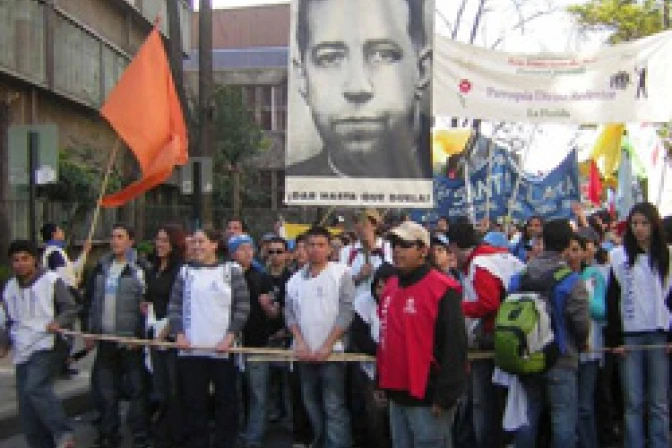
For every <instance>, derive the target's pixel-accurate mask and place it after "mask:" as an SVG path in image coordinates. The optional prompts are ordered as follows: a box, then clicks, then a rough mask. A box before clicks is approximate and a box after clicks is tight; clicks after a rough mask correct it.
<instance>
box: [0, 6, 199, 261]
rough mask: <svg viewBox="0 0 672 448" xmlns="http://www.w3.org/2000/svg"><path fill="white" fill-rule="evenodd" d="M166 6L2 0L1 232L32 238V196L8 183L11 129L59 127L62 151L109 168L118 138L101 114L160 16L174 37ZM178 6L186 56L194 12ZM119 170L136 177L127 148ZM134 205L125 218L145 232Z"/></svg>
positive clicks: (59, 140)
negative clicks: (28, 229) (29, 230)
mask: <svg viewBox="0 0 672 448" xmlns="http://www.w3.org/2000/svg"><path fill="white" fill-rule="evenodd" d="M166 1H167V0H6V1H0V106H1V107H0V149H1V150H2V151H1V152H2V157H0V161H1V166H0V170H1V173H0V174H1V175H0V178H1V179H2V185H0V199H1V200H2V201H3V202H4V204H3V205H4V206H3V207H2V214H1V215H0V221H2V222H1V223H0V231H3V234H4V235H11V237H26V236H28V235H27V234H26V231H25V228H26V226H25V220H26V217H27V215H26V213H25V210H24V209H25V206H26V203H25V202H24V201H25V191H23V190H22V189H21V188H13V187H12V186H11V185H10V184H9V181H8V180H7V179H8V178H9V176H8V169H9V168H8V157H7V154H8V151H9V149H10V148H8V143H7V132H8V128H9V126H11V125H21V124H24V125H36V124H46V123H52V124H56V125H57V126H58V131H59V137H58V147H59V149H60V150H63V151H67V152H68V153H70V154H75V155H76V156H77V157H79V158H80V159H81V160H82V161H84V162H86V163H88V164H89V165H94V166H97V167H100V170H101V171H103V170H104V168H103V167H104V166H105V163H106V160H107V158H108V156H109V153H110V150H111V148H112V146H113V144H114V142H115V140H116V135H115V134H114V132H113V131H112V130H111V129H110V127H109V126H108V125H107V124H106V122H104V121H103V120H102V119H101V118H100V116H99V114H98V109H99V107H100V106H101V104H102V103H103V101H104V99H105V97H106V95H107V94H108V93H109V92H110V90H111V89H112V88H113V86H114V85H115V83H116V82H117V80H118V79H119V77H120V75H121V73H122V72H123V71H124V69H125V67H126V66H127V65H128V63H129V61H130V60H131V58H132V56H133V54H134V53H135V52H136V51H137V49H138V47H139V46H140V44H141V43H142V42H143V40H144V39H145V37H146V36H147V34H148V33H149V31H150V30H151V28H152V23H153V21H154V20H155V18H156V17H157V16H160V17H161V18H162V20H161V21H160V24H161V29H162V31H163V32H164V35H166V36H167V35H168V31H169V30H168V26H167V23H168V20H167V13H166ZM170 1H172V0H170ZM176 1H177V2H178V5H179V10H180V19H181V26H182V30H183V32H182V36H183V39H182V40H183V42H182V46H183V49H184V51H185V52H186V51H188V50H189V49H190V48H191V44H190V39H191V33H190V25H191V8H190V4H189V3H188V2H187V1H185V0H176ZM117 166H119V167H121V168H122V170H123V172H124V173H125V174H128V177H129V178H132V177H133V174H134V173H133V171H134V169H135V168H134V162H133V160H132V158H131V156H130V155H129V154H128V151H123V150H122V151H120V157H119V159H118V164H117ZM134 207H135V206H129V207H126V208H125V209H126V210H124V211H122V212H121V213H122V215H124V213H125V214H126V215H125V216H123V217H125V218H127V220H130V221H136V222H135V223H136V226H138V227H142V219H141V216H142V213H135V212H134V211H133V208H134ZM45 214H47V215H49V214H48V213H46V212H45ZM136 214H137V215H138V219H135V218H134V216H135V215H136ZM62 217H65V215H63V216H62ZM48 218H49V219H54V216H52V215H49V216H48ZM128 218H130V219H128ZM7 232H8V233H7ZM3 239H5V238H3ZM3 253H4V252H3Z"/></svg>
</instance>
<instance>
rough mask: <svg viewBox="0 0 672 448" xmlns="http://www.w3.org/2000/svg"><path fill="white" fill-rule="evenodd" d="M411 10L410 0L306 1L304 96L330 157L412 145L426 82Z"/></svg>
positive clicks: (363, 155)
mask: <svg viewBox="0 0 672 448" xmlns="http://www.w3.org/2000/svg"><path fill="white" fill-rule="evenodd" d="M410 13H411V12H410V9H409V6H408V3H407V1H406V0H365V1H363V0H308V2H307V14H306V26H307V30H308V32H307V42H306V47H305V51H304V53H303V54H302V55H301V57H302V70H299V71H300V72H302V73H301V74H302V77H301V84H302V94H303V96H304V98H305V99H306V101H307V102H308V105H309V106H310V108H311V111H312V115H313V120H314V122H315V125H316V127H317V129H318V131H319V133H320V135H321V137H322V139H323V140H324V144H325V146H326V147H328V148H330V149H331V156H332V158H334V157H337V158H338V157H339V156H342V157H346V158H347V157H353V156H354V157H355V158H356V159H361V160H366V157H367V156H369V155H372V154H374V153H376V152H380V151H384V150H385V149H387V150H390V148H389V146H390V145H391V144H393V145H394V146H393V147H395V146H398V145H399V144H402V145H403V144H410V143H411V142H413V143H414V140H415V135H416V134H415V131H414V129H413V127H414V115H415V106H416V94H417V93H418V91H419V89H420V88H421V86H422V85H424V83H425V81H424V79H423V77H424V75H423V73H422V72H423V70H422V61H421V59H422V58H421V57H420V54H421V50H422V49H421V48H419V45H418V44H417V43H414V42H413V41H412V39H411V36H410V33H409V23H411V20H410V19H411V17H410ZM426 76H429V74H427V75H426ZM409 149H412V148H409ZM334 153H335V154H334Z"/></svg>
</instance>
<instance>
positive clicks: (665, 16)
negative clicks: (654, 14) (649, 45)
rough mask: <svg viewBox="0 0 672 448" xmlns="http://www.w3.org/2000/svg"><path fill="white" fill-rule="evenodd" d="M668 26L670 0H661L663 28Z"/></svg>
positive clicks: (665, 28)
mask: <svg viewBox="0 0 672 448" xmlns="http://www.w3.org/2000/svg"><path fill="white" fill-rule="evenodd" d="M669 28H670V0H663V29H664V30H667V29H669Z"/></svg>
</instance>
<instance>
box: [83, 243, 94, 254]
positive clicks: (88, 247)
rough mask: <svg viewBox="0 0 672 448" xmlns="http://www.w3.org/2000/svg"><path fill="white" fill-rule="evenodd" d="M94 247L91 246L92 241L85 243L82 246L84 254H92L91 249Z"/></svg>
mask: <svg viewBox="0 0 672 448" xmlns="http://www.w3.org/2000/svg"><path fill="white" fill-rule="evenodd" d="M92 247H93V244H91V240H86V241H84V244H83V245H82V252H84V253H85V254H87V255H88V254H89V252H91V248H92Z"/></svg>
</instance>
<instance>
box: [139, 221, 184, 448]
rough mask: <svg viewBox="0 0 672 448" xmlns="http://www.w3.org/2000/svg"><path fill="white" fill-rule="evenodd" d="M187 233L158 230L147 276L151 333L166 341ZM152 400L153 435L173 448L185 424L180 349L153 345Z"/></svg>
mask: <svg viewBox="0 0 672 448" xmlns="http://www.w3.org/2000/svg"><path fill="white" fill-rule="evenodd" d="M185 239H186V236H185V233H184V231H183V230H182V228H181V227H180V226H178V225H169V224H168V225H164V226H162V227H160V228H159V229H158V230H157V232H156V237H155V238H154V252H153V253H152V255H151V257H150V259H151V261H152V267H151V270H150V272H149V276H148V279H147V302H148V304H151V307H149V306H148V307H146V308H145V313H146V315H147V322H148V333H149V334H148V336H149V337H152V338H154V339H158V340H161V341H165V340H168V339H170V338H169V337H168V335H169V332H170V328H169V326H168V302H169V300H170V292H171V290H172V289H173V284H174V283H175V279H176V278H177V274H178V273H179V271H180V269H181V267H182V263H183V260H184V251H185ZM151 362H152V386H153V387H152V396H151V398H152V400H153V402H154V404H155V412H154V416H153V419H152V421H153V423H154V425H153V428H152V432H153V439H154V447H155V448H170V447H173V446H177V445H180V444H181V442H182V441H181V437H180V434H179V433H178V430H179V429H180V428H181V426H182V425H181V421H180V402H179V393H178V381H177V352H176V351H175V350H172V349H170V350H164V349H152V351H151Z"/></svg>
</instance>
